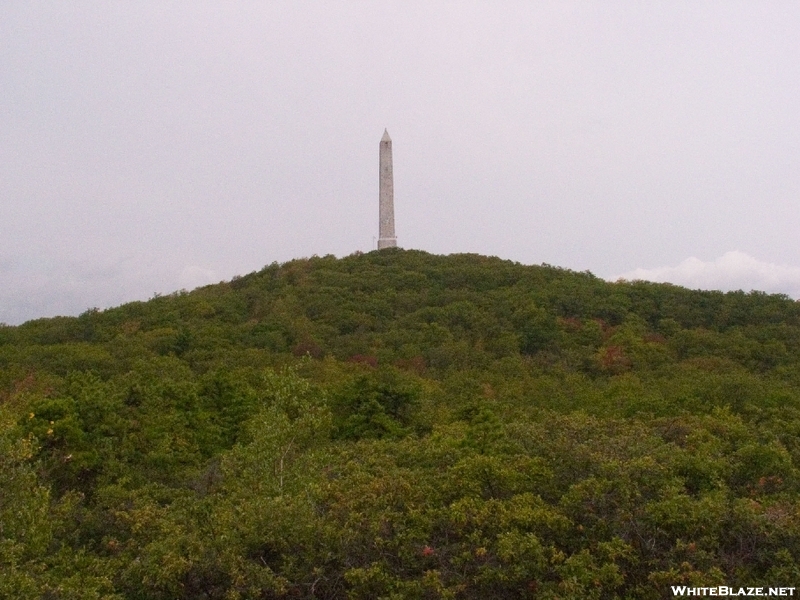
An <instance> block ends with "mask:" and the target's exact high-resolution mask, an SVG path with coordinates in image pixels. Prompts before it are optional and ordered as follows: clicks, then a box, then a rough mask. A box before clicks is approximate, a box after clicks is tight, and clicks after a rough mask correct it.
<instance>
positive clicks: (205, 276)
mask: <svg viewBox="0 0 800 600" xmlns="http://www.w3.org/2000/svg"><path fill="white" fill-rule="evenodd" d="M217 281H219V278H218V277H217V274H216V272H215V271H212V270H210V269H204V268H203V267H198V266H197V265H189V266H187V267H186V268H184V269H183V271H181V275H180V283H181V287H183V288H184V289H188V290H191V289H194V288H196V287H200V286H201V285H208V284H209V283H216V282H217Z"/></svg>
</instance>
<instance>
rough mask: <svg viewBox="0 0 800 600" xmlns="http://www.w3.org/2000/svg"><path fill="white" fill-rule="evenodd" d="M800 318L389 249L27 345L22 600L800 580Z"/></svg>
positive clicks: (5, 580) (7, 572)
mask: <svg viewBox="0 0 800 600" xmlns="http://www.w3.org/2000/svg"><path fill="white" fill-rule="evenodd" d="M798 434H800V305H798V304H797V303H795V302H793V301H791V300H790V299H788V298H787V297H784V296H778V295H766V294H761V293H748V294H746V293H743V292H735V293H727V294H723V293H719V292H699V291H689V290H686V289H682V288H679V287H675V286H670V285H660V284H650V283H644V282H633V283H626V282H619V283H613V284H612V283H607V282H604V281H602V280H600V279H598V278H596V277H594V276H592V275H591V274H589V273H575V272H571V271H566V270H562V269H557V268H553V267H549V266H546V265H545V266H523V265H519V264H515V263H511V262H508V261H502V260H499V259H496V258H486V257H481V256H472V255H456V256H448V257H441V256H432V255H429V254H426V253H423V252H414V251H402V250H385V251H381V252H379V253H378V252H373V253H369V254H363V255H362V254H357V255H353V256H349V257H347V258H344V259H339V260H337V259H335V258H333V257H323V258H312V259H308V260H295V261H292V262H289V263H286V264H283V265H278V264H272V265H270V266H268V267H265V268H264V269H263V270H261V271H259V272H257V273H252V274H250V275H247V276H244V277H241V278H236V279H234V280H233V281H231V282H227V283H221V284H219V285H214V286H207V287H204V288H201V289H198V290H195V291H193V292H180V293H177V294H174V295H171V296H166V297H156V298H154V299H152V300H150V301H149V302H134V303H130V304H126V305H124V306H120V307H118V308H114V309H109V310H104V311H97V310H93V311H89V312H86V313H84V314H83V315H81V316H80V317H77V318H54V319H41V320H37V321H31V322H28V323H25V324H24V325H21V326H18V327H8V326H1V327H0V597H2V598H14V599H18V598H53V599H55V598H59V599H60V598H120V599H121V598H130V599H151V598H152V599H164V600H167V599H169V600H174V599H180V598H186V599H189V598H209V599H211V598H214V599H217V598H219V599H230V600H233V599H236V598H264V599H266V598H327V599H338V598H364V599H366V598H395V599H400V598H454V599H473V598H474V599H477V598H512V599H513V598H660V597H664V598H669V597H672V594H671V591H670V589H669V586H670V585H676V584H682V585H702V586H709V585H715V584H725V585H733V586H738V585H743V586H756V585H764V586H768V585H773V586H774V585H782V586H791V585H795V584H797V583H798V582H800V569H799V568H798V566H797V565H798V563H800V496H799V495H798V490H799V489H800V470H798V468H799V467H800V437H798Z"/></svg>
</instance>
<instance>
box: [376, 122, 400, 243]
mask: <svg viewBox="0 0 800 600" xmlns="http://www.w3.org/2000/svg"><path fill="white" fill-rule="evenodd" d="M379 158H380V164H379V166H378V202H379V206H378V250H383V249H384V248H394V247H395V246H397V237H396V236H395V234H394V177H393V175H392V138H390V137H389V132H388V131H386V130H385V129H384V130H383V137H382V138H381V144H380V152H379Z"/></svg>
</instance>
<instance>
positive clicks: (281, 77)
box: [0, 0, 800, 324]
mask: <svg viewBox="0 0 800 600" xmlns="http://www.w3.org/2000/svg"><path fill="white" fill-rule="evenodd" d="M798 32H800V3H798V2H796V1H786V2H767V1H759V2H752V1H747V2H736V1H732V0H724V1H719V2H696V1H692V2H689V1H687V2H680V1H669V2H633V1H630V2H595V3H591V2H567V1H564V0H558V1H555V2H531V1H524V2H466V1H464V2H437V1H434V0H425V1H424V2H410V1H403V2H380V3H378V2H322V1H314V2H303V1H296V0H293V1H291V2H289V1H287V2H271V3H265V2H198V1H191V2H189V1H186V2H165V1H163V0H158V1H153V2H145V1H141V2H112V1H107V2H60V1H52V2H31V1H28V0H25V1H19V2H17V1H14V0H6V1H4V2H3V3H2V4H0V199H1V200H0V321H3V322H6V323H11V324H14V323H19V322H22V321H23V320H26V319H30V318H35V317H40V316H52V315H56V314H78V313H80V312H82V311H84V310H86V309H87V308H89V307H94V306H97V307H101V308H103V307H108V306H112V305H116V304H119V303H122V302H124V301H128V300H136V299H147V298H149V297H151V296H152V295H153V294H154V293H169V292H171V291H174V290H177V289H181V288H188V289H190V288H192V287H195V286H197V285H202V284H206V283H211V282H216V281H219V280H222V279H229V278H231V277H232V276H234V275H237V274H245V273H248V272H250V271H253V270H256V269H259V268H261V267H262V266H263V265H265V264H269V263H271V262H273V261H279V262H280V261H286V260H290V259H292V258H297V257H305V256H311V255H313V254H318V255H324V254H335V255H337V256H343V255H347V254H350V253H352V252H354V251H356V250H361V251H368V250H370V249H371V248H372V247H373V244H374V242H373V238H374V236H376V235H377V222H378V214H377V213H378V202H377V200H378V171H377V168H378V142H379V140H380V137H381V135H382V133H383V129H384V127H386V128H388V130H389V133H390V134H391V136H392V139H393V146H394V174H395V209H396V227H397V235H398V243H399V245H401V246H403V247H405V248H418V249H422V250H427V251H429V252H433V253H443V254H449V253H453V252H478V253H481V254H490V255H497V256H500V257H502V258H508V259H512V260H516V261H519V262H522V263H526V264H539V263H543V262H544V263H549V264H553V265H558V266H563V267H568V268H571V269H575V270H590V271H592V272H593V273H595V274H596V275H599V276H601V277H606V278H611V279H614V278H616V277H618V276H625V277H627V278H634V277H640V278H650V279H653V280H659V281H663V280H670V281H675V282H677V283H680V284H683V285H688V286H690V287H708V288H718V289H731V288H732V289H738V288H743V289H746V290H749V289H751V288H757V289H765V290H767V291H773V292H784V293H788V294H791V295H793V296H794V297H800V246H798V244H797V239H798V234H800V212H799V211H798V208H800V202H798V200H800V41H798Z"/></svg>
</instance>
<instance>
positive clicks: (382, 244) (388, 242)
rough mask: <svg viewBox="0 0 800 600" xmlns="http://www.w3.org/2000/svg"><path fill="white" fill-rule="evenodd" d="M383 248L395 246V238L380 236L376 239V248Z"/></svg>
mask: <svg viewBox="0 0 800 600" xmlns="http://www.w3.org/2000/svg"><path fill="white" fill-rule="evenodd" d="M384 248H397V238H381V239H379V240H378V250H383V249H384Z"/></svg>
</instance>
